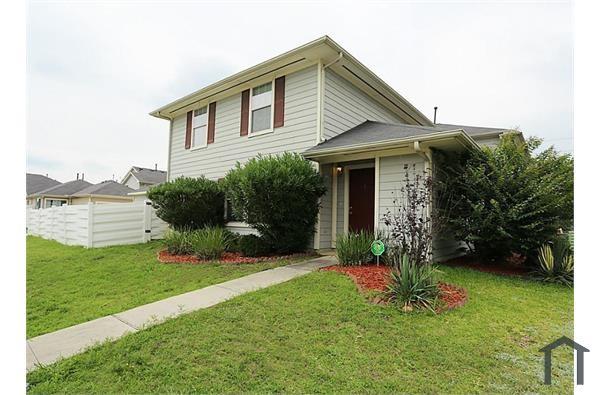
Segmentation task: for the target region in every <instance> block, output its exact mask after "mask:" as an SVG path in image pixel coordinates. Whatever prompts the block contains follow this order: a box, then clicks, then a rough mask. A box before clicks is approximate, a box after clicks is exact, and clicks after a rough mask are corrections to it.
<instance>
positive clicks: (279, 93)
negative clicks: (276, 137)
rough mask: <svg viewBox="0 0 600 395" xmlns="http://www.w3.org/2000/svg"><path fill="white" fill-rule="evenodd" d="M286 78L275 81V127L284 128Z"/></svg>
mask: <svg viewBox="0 0 600 395" xmlns="http://www.w3.org/2000/svg"><path fill="white" fill-rule="evenodd" d="M284 97H285V76H283V77H279V78H276V79H275V109H274V110H273V127H274V128H280V127H282V126H283V108H284V106H285V99H284Z"/></svg>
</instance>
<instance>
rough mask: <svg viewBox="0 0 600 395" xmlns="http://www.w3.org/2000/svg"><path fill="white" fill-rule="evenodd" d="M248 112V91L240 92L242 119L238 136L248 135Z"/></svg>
mask: <svg viewBox="0 0 600 395" xmlns="http://www.w3.org/2000/svg"><path fill="white" fill-rule="evenodd" d="M249 110H250V89H246V90H245V91H243V92H242V119H241V122H240V136H247V135H248V118H249V116H250V115H249Z"/></svg>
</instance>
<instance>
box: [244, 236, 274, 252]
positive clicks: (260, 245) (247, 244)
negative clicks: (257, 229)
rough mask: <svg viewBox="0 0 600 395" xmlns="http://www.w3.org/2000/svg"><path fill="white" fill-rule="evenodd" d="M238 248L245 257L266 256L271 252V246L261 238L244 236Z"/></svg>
mask: <svg viewBox="0 0 600 395" xmlns="http://www.w3.org/2000/svg"><path fill="white" fill-rule="evenodd" d="M238 248H239V250H240V252H241V253H242V255H243V256H248V257H256V256H265V255H268V254H269V253H270V252H271V246H270V245H269V243H267V241H266V240H264V239H263V238H262V237H260V236H256V235H243V236H240V238H239V239H238Z"/></svg>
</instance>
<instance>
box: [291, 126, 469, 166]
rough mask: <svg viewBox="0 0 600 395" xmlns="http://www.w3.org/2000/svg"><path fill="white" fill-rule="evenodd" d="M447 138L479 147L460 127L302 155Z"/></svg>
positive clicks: (349, 151) (310, 157)
mask: <svg viewBox="0 0 600 395" xmlns="http://www.w3.org/2000/svg"><path fill="white" fill-rule="evenodd" d="M449 138H456V139H457V140H458V141H459V142H461V143H462V144H463V145H464V146H465V147H466V148H469V147H470V148H475V149H478V150H479V149H481V147H480V146H479V144H477V143H476V142H475V140H473V138H472V137H471V136H469V135H468V134H467V133H465V131H464V130H462V129H457V130H450V131H446V132H436V133H429V134H426V135H421V136H410V137H405V138H400V139H388V140H383V141H377V142H372V143H363V144H354V145H348V146H345V147H339V148H332V149H325V150H314V151H312V152H304V153H303V154H302V155H303V156H304V157H305V158H306V159H318V158H320V157H325V156H330V155H336V154H351V153H357V152H365V151H376V150H378V149H382V148H385V149H391V148H397V147H403V146H408V145H410V144H411V143H414V142H415V141H418V142H419V143H433V142H435V141H436V140H443V139H449Z"/></svg>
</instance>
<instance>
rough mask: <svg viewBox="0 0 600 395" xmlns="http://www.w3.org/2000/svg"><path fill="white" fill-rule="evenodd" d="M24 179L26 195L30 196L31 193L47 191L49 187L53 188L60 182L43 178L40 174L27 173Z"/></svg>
mask: <svg viewBox="0 0 600 395" xmlns="http://www.w3.org/2000/svg"><path fill="white" fill-rule="evenodd" d="M26 178H27V181H26V183H27V187H26V192H27V195H31V194H32V193H36V192H39V191H43V190H44V189H48V188H50V187H54V186H56V185H59V184H60V181H56V180H55V179H53V178H50V177H47V176H44V175H42V174H33V173H27V174H26Z"/></svg>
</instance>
